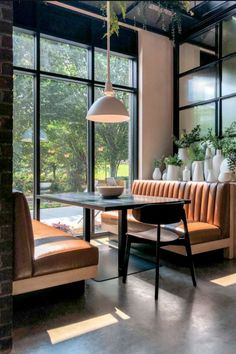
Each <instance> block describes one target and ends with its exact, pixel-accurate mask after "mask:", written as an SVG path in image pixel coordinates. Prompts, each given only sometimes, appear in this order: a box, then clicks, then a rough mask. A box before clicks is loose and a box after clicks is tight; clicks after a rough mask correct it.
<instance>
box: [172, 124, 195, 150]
mask: <svg viewBox="0 0 236 354" xmlns="http://www.w3.org/2000/svg"><path fill="white" fill-rule="evenodd" d="M200 133H201V127H200V125H196V127H194V128H193V129H192V130H191V132H190V133H186V132H183V133H182V134H181V135H180V138H179V139H177V138H176V137H175V136H174V138H173V140H174V144H175V145H176V146H177V147H178V148H188V147H190V146H191V145H192V144H194V143H195V142H197V141H199V140H200Z"/></svg>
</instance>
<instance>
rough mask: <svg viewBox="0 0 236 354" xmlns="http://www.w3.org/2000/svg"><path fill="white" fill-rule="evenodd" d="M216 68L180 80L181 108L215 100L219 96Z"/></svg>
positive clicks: (200, 71)
mask: <svg viewBox="0 0 236 354" xmlns="http://www.w3.org/2000/svg"><path fill="white" fill-rule="evenodd" d="M217 92H218V90H217V70H216V66H213V67H210V68H206V69H202V70H199V71H197V72H195V73H192V74H189V75H186V76H184V77H181V79H180V97H179V99H180V106H185V105H188V104H191V103H195V102H200V101H205V100H209V99H212V98H215V97H216V96H217V94H218V93H217Z"/></svg>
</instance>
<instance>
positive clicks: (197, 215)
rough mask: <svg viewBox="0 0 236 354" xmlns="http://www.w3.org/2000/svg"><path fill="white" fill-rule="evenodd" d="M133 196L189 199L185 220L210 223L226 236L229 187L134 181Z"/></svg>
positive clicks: (217, 184)
mask: <svg viewBox="0 0 236 354" xmlns="http://www.w3.org/2000/svg"><path fill="white" fill-rule="evenodd" d="M132 193H133V194H136V195H150V196H161V197H173V198H183V199H190V200H191V204H189V205H186V206H185V211H186V216H187V219H188V221H190V222H191V221H199V222H206V223H209V224H213V225H215V226H217V227H219V228H220V229H221V232H222V235H224V236H228V235H229V214H230V212H229V207H230V202H229V184H227V183H218V182H216V183H207V182H178V181H151V180H135V181H134V182H133V185H132Z"/></svg>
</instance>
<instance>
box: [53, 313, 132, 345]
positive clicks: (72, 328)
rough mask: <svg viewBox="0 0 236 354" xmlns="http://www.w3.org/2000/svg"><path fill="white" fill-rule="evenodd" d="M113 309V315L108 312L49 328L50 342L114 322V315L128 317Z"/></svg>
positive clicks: (69, 337) (61, 340)
mask: <svg viewBox="0 0 236 354" xmlns="http://www.w3.org/2000/svg"><path fill="white" fill-rule="evenodd" d="M115 310H116V311H115V313H114V315H112V314H111V313H108V314H106V315H102V316H98V317H94V318H91V319H89V320H85V321H81V322H76V323H72V324H69V325H66V326H62V327H58V328H53V329H49V330H48V331H47V333H48V335H49V337H50V340H51V343H52V344H57V343H60V342H63V341H66V340H68V339H72V338H75V337H79V336H81V335H83V334H86V333H89V332H92V331H96V330H98V329H101V328H104V327H107V326H111V325H113V324H116V323H118V322H119V319H117V318H116V317H119V318H120V319H122V320H128V319H130V317H129V316H128V315H126V314H125V313H124V312H122V311H121V310H119V309H118V308H116V307H115Z"/></svg>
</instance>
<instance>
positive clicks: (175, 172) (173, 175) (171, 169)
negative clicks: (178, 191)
mask: <svg viewBox="0 0 236 354" xmlns="http://www.w3.org/2000/svg"><path fill="white" fill-rule="evenodd" d="M166 179H167V181H178V180H179V166H175V165H168V166H167V176H166Z"/></svg>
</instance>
